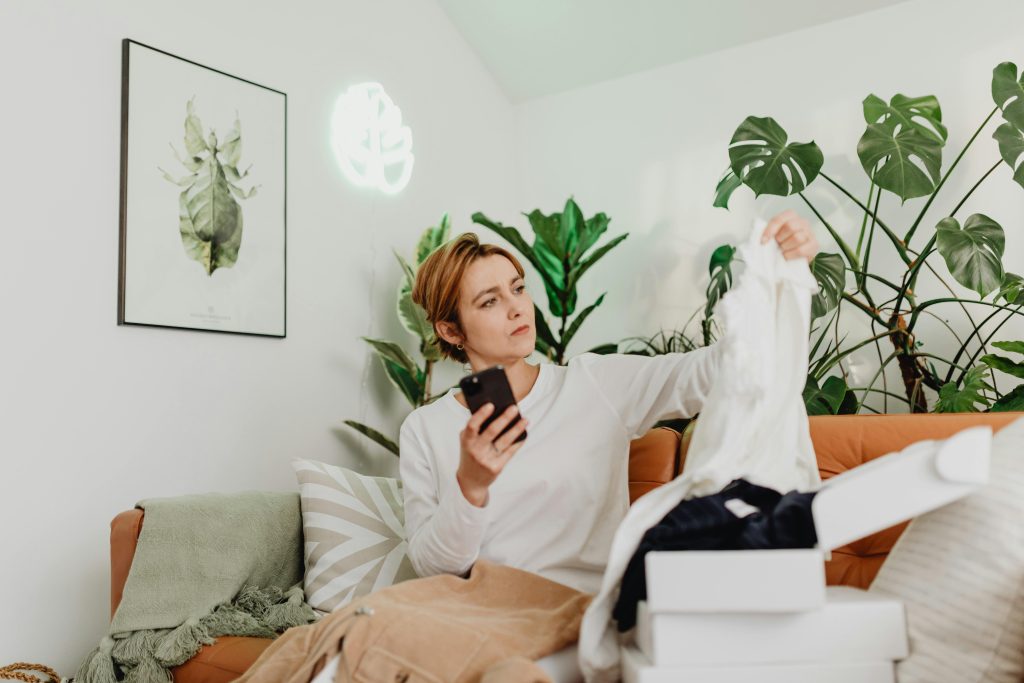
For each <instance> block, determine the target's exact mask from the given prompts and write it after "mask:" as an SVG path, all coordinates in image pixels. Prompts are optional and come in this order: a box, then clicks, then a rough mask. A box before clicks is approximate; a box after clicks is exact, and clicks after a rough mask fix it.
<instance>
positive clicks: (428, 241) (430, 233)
mask: <svg viewBox="0 0 1024 683" xmlns="http://www.w3.org/2000/svg"><path fill="white" fill-rule="evenodd" d="M450 229H451V219H449V218H448V213H447V212H445V213H444V214H442V215H441V222H440V223H438V224H437V225H436V226H435V227H431V228H427V229H426V230H424V231H423V234H422V235H420V241H419V242H418V243H417V244H416V265H420V264H422V263H423V262H424V261H426V260H427V257H428V256H430V255H431V254H432V253H434V252H435V251H437V249H438V247H440V246H441V245H442V244H444V243H445V242H447V241H448V233H449V231H450Z"/></svg>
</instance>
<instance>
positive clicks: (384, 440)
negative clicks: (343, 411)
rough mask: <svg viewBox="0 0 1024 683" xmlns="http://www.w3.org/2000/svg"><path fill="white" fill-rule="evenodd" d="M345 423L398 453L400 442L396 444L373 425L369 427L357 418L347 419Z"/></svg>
mask: <svg viewBox="0 0 1024 683" xmlns="http://www.w3.org/2000/svg"><path fill="white" fill-rule="evenodd" d="M345 424H347V425H348V426H349V427H351V428H352V429H354V430H356V431H357V432H359V433H360V434H362V435H363V436H365V437H367V438H368V439H370V440H371V441H373V442H374V443H377V444H379V445H381V446H383V447H384V448H386V449H387V450H389V451H391V452H392V453H394V454H395V455H398V444H396V443H395V442H394V441H392V440H391V439H389V438H388V437H386V436H384V435H383V434H381V433H380V432H378V431H377V430H376V429H374V428H373V427H367V426H366V425H364V424H361V423H359V422H356V421H355V420H345Z"/></svg>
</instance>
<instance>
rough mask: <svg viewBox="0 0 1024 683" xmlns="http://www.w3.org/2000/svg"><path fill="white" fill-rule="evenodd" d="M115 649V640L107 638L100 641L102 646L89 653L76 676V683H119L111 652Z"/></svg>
mask: <svg viewBox="0 0 1024 683" xmlns="http://www.w3.org/2000/svg"><path fill="white" fill-rule="evenodd" d="M113 649H114V639H113V638H111V637H110V636H106V637H104V638H103V640H101V641H100V646H99V647H98V648H96V649H95V650H93V651H92V652H90V653H89V655H88V656H87V657H86V658H85V661H84V662H82V665H81V666H80V667H79V668H78V673H77V674H75V681H76V683H117V675H116V674H115V673H114V659H113V657H112V656H111V651H112V650H113Z"/></svg>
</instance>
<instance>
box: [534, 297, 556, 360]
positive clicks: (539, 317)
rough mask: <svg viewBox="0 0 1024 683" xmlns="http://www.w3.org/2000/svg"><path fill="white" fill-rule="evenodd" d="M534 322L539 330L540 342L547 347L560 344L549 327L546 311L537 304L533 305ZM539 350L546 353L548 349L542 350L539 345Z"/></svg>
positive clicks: (538, 337) (538, 338)
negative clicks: (545, 317) (545, 316)
mask: <svg viewBox="0 0 1024 683" xmlns="http://www.w3.org/2000/svg"><path fill="white" fill-rule="evenodd" d="M533 324H534V326H535V328H536V330H537V341H538V342H543V343H544V345H545V346H547V347H556V346H558V341H557V340H556V339H555V335H554V334H553V333H552V332H551V328H550V327H548V321H547V320H545V319H544V313H542V312H541V310H540V309H539V308H538V307H537V304H534V305H533ZM537 350H538V351H540V352H541V353H544V354H546V353H547V351H544V350H541V349H540V347H539V346H538V349H537Z"/></svg>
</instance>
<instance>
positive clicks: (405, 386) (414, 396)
mask: <svg viewBox="0 0 1024 683" xmlns="http://www.w3.org/2000/svg"><path fill="white" fill-rule="evenodd" d="M381 361H382V362H383V363H384V371H385V372H386V373H387V376H388V379H390V380H391V383H392V384H394V385H395V386H396V387H398V390H399V391H401V392H402V395H403V396H405V398H406V400H407V401H409V403H410V404H411V405H412V407H413V408H418V407H419V405H420V403H421V402H422V401H423V394H424V391H423V377H422V371H420V369H419V368H415V369H414V370H413V371H412V372H410V371H409V370H408V369H407V368H405V367H403V366H401V365H399V364H398V363H395V362H394V361H393V360H391V359H390V358H386V357H384V356H381Z"/></svg>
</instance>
